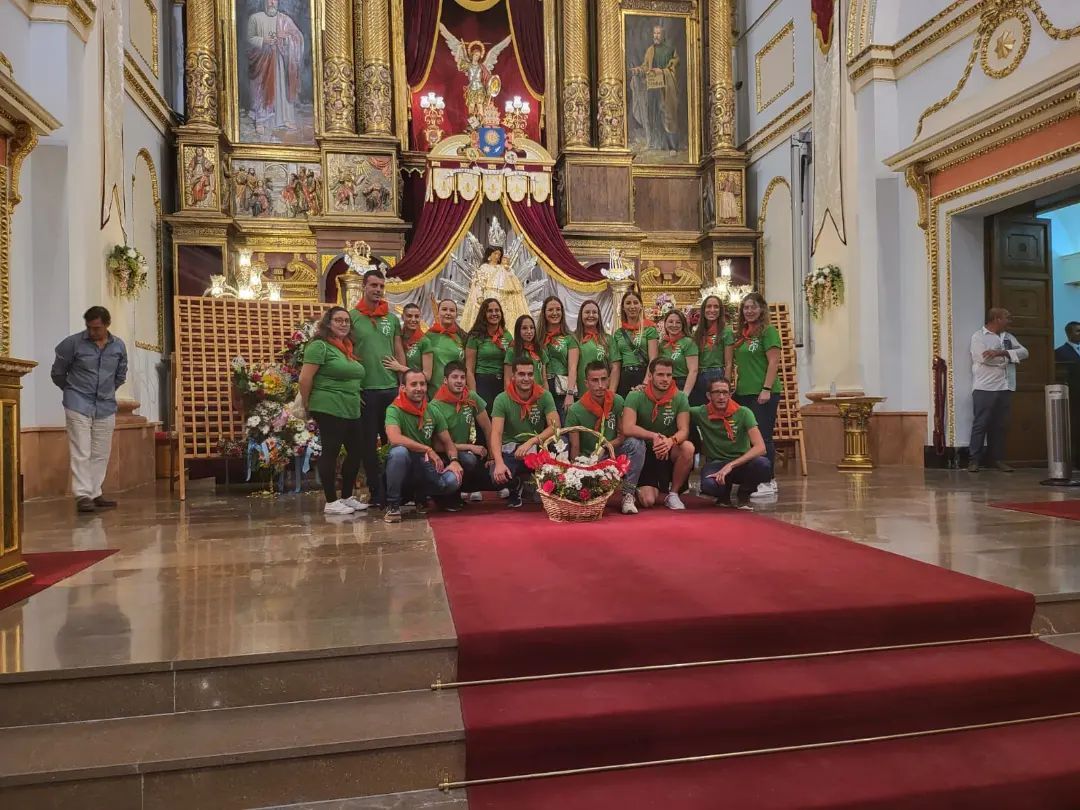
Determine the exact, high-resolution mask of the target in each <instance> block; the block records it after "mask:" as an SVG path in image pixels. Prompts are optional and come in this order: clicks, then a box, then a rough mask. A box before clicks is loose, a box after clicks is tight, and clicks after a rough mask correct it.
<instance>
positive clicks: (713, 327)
mask: <svg viewBox="0 0 1080 810" xmlns="http://www.w3.org/2000/svg"><path fill="white" fill-rule="evenodd" d="M734 342H735V335H734V334H733V333H732V331H731V327H730V326H728V325H727V323H725V318H724V303H723V302H722V301H721V300H720V298H719V296H716V295H707V296H705V300H704V301H702V302H701V320H700V321H698V325H697V328H696V329H695V330H694V343H696V344H697V347H698V376H697V382H696V383H694V390H693V391H692V392H691V394H690V404H691V405H704V404H705V402H706V400H707V397H706V392H707V391H708V390H709V383H711V382H712V381H713V380H723V379H725V377H724V369H725V367H726V365H727V363H726V360H727V347H728V346H730V345H731V344H732V343H734Z"/></svg>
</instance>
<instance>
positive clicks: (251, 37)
mask: <svg viewBox="0 0 1080 810" xmlns="http://www.w3.org/2000/svg"><path fill="white" fill-rule="evenodd" d="M230 3H231V13H230V14H229V16H228V18H227V25H228V28H229V30H228V33H227V35H226V37H225V51H226V53H225V60H224V61H225V64H226V69H227V70H228V73H229V76H228V83H227V84H226V87H228V88H229V93H228V94H227V95H228V97H227V98H226V102H225V103H226V106H227V108H228V111H229V121H230V128H231V133H230V135H231V139H232V141H233V142H234V143H258V144H273V145H283V146H311V145H314V143H315V138H316V135H318V134H319V133H320V132H321V131H322V119H321V115H320V110H319V106H320V105H319V104H318V99H319V98H320V97H321V94H322V93H321V90H322V88H321V85H320V81H319V77H320V75H321V72H322V57H321V53H320V50H321V49H320V48H319V47H317V43H316V41H315V37H314V36H313V32H314V31H316V30H318V18H317V16H316V13H317V9H316V5H315V3H314V0H230ZM282 85H284V86H283V87H282Z"/></svg>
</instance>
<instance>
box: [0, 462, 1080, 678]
mask: <svg viewBox="0 0 1080 810" xmlns="http://www.w3.org/2000/svg"><path fill="white" fill-rule="evenodd" d="M1039 477H1040V474H1039V472H1038V471H1034V470H1027V471H1023V470H1022V471H1019V472H1017V473H1014V474H1012V475H1005V474H1002V473H986V472H984V473H980V474H978V475H971V474H969V473H966V472H960V471H944V470H927V471H923V470H910V469H900V468H891V469H881V470H877V471H875V472H873V473H872V474H866V475H845V474H841V473H838V472H836V471H835V470H834V469H832V468H830V467H828V466H826V465H816V466H812V468H811V474H810V476H809V477H806V478H802V477H792V476H788V477H783V478H781V479H780V494H779V497H778V498H777V500H776V501H775V503H772V504H763V505H760V506H759V507H758V508H759V509H760V511H762V512H763V513H765V514H769V515H771V516H773V517H775V518H777V519H779V520H785V521H789V522H791V523H795V524H798V525H802V526H806V527H808V528H811V529H816V530H819V531H823V532H828V533H830V534H835V535H839V536H841V537H847V538H850V539H852V540H855V541H858V542H861V543H866V544H869V545H872V546H874V547H877V548H882V549H885V550H888V551H892V552H895V553H898V554H902V555H905V556H908V557H912V558H915V559H919V560H924V561H927V562H930V563H933V564H935V565H940V566H943V567H946V568H950V569H953V570H956V571H962V572H964V573H967V574H971V575H974V576H977V577H981V578H983V579H987V580H992V581H994V582H999V583H1002V584H1005V585H1010V586H1013V587H1017V588H1021V589H1023V590H1027V591H1030V592H1032V593H1035V594H1037V595H1039V596H1040V598H1042V599H1046V600H1055V599H1058V600H1062V599H1071V598H1073V597H1074V596H1075V597H1076V598H1080V522H1074V521H1068V520H1063V519H1057V518H1049V517H1042V516H1039V515H1032V514H1026V513H1021V512H1010V511H1006V510H1001V509H996V508H991V507H989V506H988V505H987V504H988V502H993V501H1000V500H1010V501H1036V500H1051V499H1058V498H1064V497H1075V494H1074V493H1075V491H1068V490H1051V489H1048V488H1045V487H1041V486H1039V484H1038V480H1039ZM25 518H26V524H25V533H24V544H25V548H26V550H27V551H29V552H34V551H59V550H69V549H98V548H115V549H118V550H119V551H118V553H117V554H114V555H113V556H111V557H109V558H108V559H106V560H104V561H102V562H100V563H98V564H96V565H94V566H91V567H90V568H88V569H86V570H85V571H82V572H81V573H79V574H77V575H75V576H73V577H71V578H69V579H67V580H64V581H63V582H61V583H59V584H58V585H56V586H54V587H52V588H49V589H47V590H45V591H44V592H42V593H40V594H38V595H36V596H34V597H32V598H31V599H29V600H27V601H26V602H23V603H22V604H19V605H15V606H12V607H10V608H8V609H6V610H3V611H0V672H7V673H12V672H41V671H50V670H53V671H55V670H70V669H77V668H82V667H117V668H123V667H124V666H130V665H145V664H148V663H152V662H167V661H202V660H207V659H216V658H228V657H232V656H237V657H239V656H244V657H255V658H258V657H259V656H265V657H267V658H268V659H270V660H272V657H273V656H275V655H283V654H287V653H290V652H295V651H301V650H308V651H310V650H326V649H350V648H359V647H372V648H378V647H380V646H383V645H386V646H387V647H392V646H393V647H399V648H407V647H410V646H415V647H427V648H431V647H439V646H442V647H452V646H453V645H454V627H453V622H452V620H451V617H450V613H449V610H448V607H447V602H446V595H445V591H444V588H443V581H442V575H441V571H440V569H439V564H438V558H437V555H436V553H435V548H434V543H433V540H432V534H431V531H430V528H429V527H428V524H427V522H426V521H425V520H423V519H421V518H417V517H415V516H407V518H406V520H405V521H404V522H403V523H402V524H400V525H397V526H387V525H384V524H383V522H382V520H381V519H380V518H381V516H379V515H370V516H360V517H355V518H326V517H324V516H323V514H322V512H321V500H320V497H319V496H318V495H314V494H305V495H299V496H286V497H282V498H279V499H276V500H270V499H265V498H253V497H247V496H245V495H222V494H216V493H215V492H213V491H212V490H211V489H208V488H206V487H202V486H200V485H196V486H193V487H192V488H191V490H190V491H189V499H188V500H187V501H186V502H183V503H181V502H180V501H177V500H175V499H174V498H173V497H172V495H171V494H170V493H169V491H168V488H167V486H166V487H161V486H159V487H157V488H148V489H145V490H142V491H137V492H133V493H127V494H126V495H125V496H124V497H123V498H122V499H121V506H120V508H119V509H116V510H112V511H109V512H104V513H99V514H97V515H93V516H90V517H87V516H80V515H77V514H76V513H75V511H74V509H73V507H72V504H71V503H70V502H69V501H66V500H65V501H37V502H30V503H27V504H26V508H25ZM623 519H632V518H622V517H615V518H613V520H623Z"/></svg>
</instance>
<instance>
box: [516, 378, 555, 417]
mask: <svg viewBox="0 0 1080 810" xmlns="http://www.w3.org/2000/svg"><path fill="white" fill-rule="evenodd" d="M545 391H547V389H546V388H541V387H540V386H539V385H537V384H536V383H535V382H534V383H533V387H532V392H531V393H530V394H529V398H528V399H522V398H521V396H520V395H519V394H518V392H517V386H516V385H514V384H513V383H510V384H509V385H508V386H506V395H507V396H508V397H510V399H512V400H513V401H514V402H516V403H517V404H518V405H520V406H521V418H522V419H528V418H529V409H530V408H532V406H533V405H535V404H536V401H537V400H538V399H540V397H542V396H543V395H544V392H545Z"/></svg>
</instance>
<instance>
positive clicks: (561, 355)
mask: <svg viewBox="0 0 1080 810" xmlns="http://www.w3.org/2000/svg"><path fill="white" fill-rule="evenodd" d="M576 348H578V342H577V338H576V337H574V336H573V335H559V336H558V337H553V338H552V339H551V340H550V341H548V343H547V345H545V346H544V351H546V352H547V373H548V374H550V375H552V376H554V375H556V374H559V375H562V376H565V375H567V374H569V373H570V350H571V349H576Z"/></svg>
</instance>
